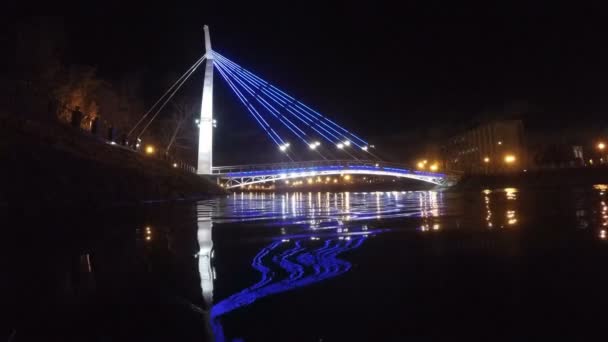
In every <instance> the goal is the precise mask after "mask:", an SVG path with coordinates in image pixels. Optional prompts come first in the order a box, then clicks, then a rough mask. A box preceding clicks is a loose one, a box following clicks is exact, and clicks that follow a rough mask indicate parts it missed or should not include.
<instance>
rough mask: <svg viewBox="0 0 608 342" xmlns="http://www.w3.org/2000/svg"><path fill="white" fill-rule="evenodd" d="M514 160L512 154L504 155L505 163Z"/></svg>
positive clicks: (513, 161) (511, 162)
mask: <svg viewBox="0 0 608 342" xmlns="http://www.w3.org/2000/svg"><path fill="white" fill-rule="evenodd" d="M515 160H516V159H515V156H514V155H512V154H507V155H506V156H505V163H507V164H513V163H515Z"/></svg>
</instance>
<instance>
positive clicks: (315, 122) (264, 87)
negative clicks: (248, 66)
mask: <svg viewBox="0 0 608 342" xmlns="http://www.w3.org/2000/svg"><path fill="white" fill-rule="evenodd" d="M218 60H219V59H218ZM224 66H225V64H224ZM229 68H230V69H231V70H233V71H234V72H236V73H238V74H239V76H241V77H242V78H243V79H244V80H245V81H247V82H248V83H250V84H251V85H254V86H256V87H258V88H259V89H260V90H261V91H262V92H263V93H264V94H265V95H266V96H268V97H270V98H272V99H273V100H274V101H275V102H276V103H278V104H280V105H281V106H282V107H283V108H285V109H286V110H287V111H289V112H290V113H291V114H293V115H294V116H296V117H298V118H299V119H300V121H302V122H305V123H306V124H307V125H308V126H310V127H311V128H312V129H314V130H315V131H316V132H317V133H319V134H321V135H322V136H323V137H324V138H325V139H327V140H328V141H329V142H331V143H332V144H338V143H340V142H342V141H343V140H344V138H347V137H346V136H344V134H342V133H340V132H338V131H336V130H335V129H334V128H332V127H331V126H329V125H327V124H326V123H325V122H323V121H322V120H319V119H318V118H316V117H314V116H313V115H311V114H309V113H306V112H303V111H302V110H301V109H300V108H298V107H296V106H294V105H293V103H294V100H289V99H285V98H284V97H283V99H281V98H279V97H282V96H281V95H280V94H279V93H277V92H276V91H274V90H273V89H271V88H269V86H270V84H269V83H268V82H265V81H264V82H260V81H258V80H256V79H254V78H251V77H250V76H248V75H247V74H245V73H243V71H242V70H240V69H238V68H236V67H232V66H229ZM239 68H240V67H239ZM241 69H242V68H241ZM296 112H297V113H296ZM301 117H303V118H304V119H306V121H304V120H302V119H301ZM315 126H317V127H318V128H320V129H322V130H323V131H325V132H326V133H327V134H329V135H331V136H332V137H334V138H335V140H332V139H329V138H327V136H325V135H324V134H322V133H321V132H319V131H318V130H316V129H315ZM323 126H325V127H327V128H329V129H330V130H332V131H333V132H335V133H336V134H338V135H341V136H342V137H343V138H340V137H339V136H337V135H336V134H334V133H332V132H330V131H328V130H327V129H326V128H325V127H323ZM353 143H354V142H353ZM354 144H355V143H354Z"/></svg>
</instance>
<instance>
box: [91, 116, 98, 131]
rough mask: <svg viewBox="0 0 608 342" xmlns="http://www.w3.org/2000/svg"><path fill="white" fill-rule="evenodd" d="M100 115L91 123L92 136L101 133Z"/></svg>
mask: <svg viewBox="0 0 608 342" xmlns="http://www.w3.org/2000/svg"><path fill="white" fill-rule="evenodd" d="M99 120H100V119H99V115H97V116H96V117H95V118H94V119H93V121H92V122H91V134H93V135H97V134H98V133H99Z"/></svg>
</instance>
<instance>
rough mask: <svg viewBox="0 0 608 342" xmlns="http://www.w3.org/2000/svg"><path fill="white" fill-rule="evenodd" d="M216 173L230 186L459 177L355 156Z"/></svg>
mask: <svg viewBox="0 0 608 342" xmlns="http://www.w3.org/2000/svg"><path fill="white" fill-rule="evenodd" d="M213 174H214V175H217V176H219V177H220V179H222V180H225V182H226V187H227V188H228V189H233V188H238V187H243V186H248V185H252V184H258V183H266V182H272V181H277V180H287V179H292V178H300V177H315V176H331V175H344V174H358V175H369V176H390V177H398V178H409V179H415V180H419V181H422V182H426V183H431V184H436V185H442V186H451V185H453V184H455V183H456V180H457V179H456V177H454V176H451V175H448V174H443V173H436V172H425V171H417V170H409V169H406V168H404V167H402V166H399V165H395V164H390V165H389V164H386V163H382V164H378V163H376V162H365V161H359V162H357V161H352V160H350V161H339V160H337V161H317V162H307V163H283V164H266V165H251V166H225V167H214V168H213Z"/></svg>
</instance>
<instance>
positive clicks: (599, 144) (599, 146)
mask: <svg viewBox="0 0 608 342" xmlns="http://www.w3.org/2000/svg"><path fill="white" fill-rule="evenodd" d="M597 148H598V149H600V150H603V149H605V148H606V144H604V143H603V142H601V143H598V144H597Z"/></svg>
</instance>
